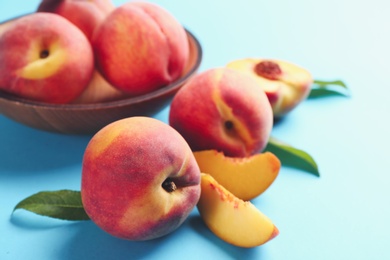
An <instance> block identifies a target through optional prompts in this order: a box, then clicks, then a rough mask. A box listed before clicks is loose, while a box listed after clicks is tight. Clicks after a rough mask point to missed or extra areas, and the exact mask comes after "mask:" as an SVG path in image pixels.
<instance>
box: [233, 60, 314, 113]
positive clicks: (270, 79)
mask: <svg viewBox="0 0 390 260" xmlns="http://www.w3.org/2000/svg"><path fill="white" fill-rule="evenodd" d="M227 67H228V68H231V69H236V70H239V71H243V72H246V73H249V74H251V75H253V76H254V77H255V79H256V81H257V83H258V85H259V86H260V87H261V88H262V89H263V90H264V91H265V93H266V94H267V97H268V99H269V101H270V103H271V106H272V110H273V113H274V116H275V117H276V118H278V117H282V116H284V115H286V114H287V113H289V112H290V111H292V110H293V109H294V108H295V107H297V106H298V105H299V104H300V103H301V102H302V101H303V100H305V99H306V97H307V96H308V95H309V93H310V89H311V84H312V83H313V78H312V76H311V74H310V72H309V71H308V70H306V69H304V68H302V67H300V66H298V65H296V64H293V63H291V62H288V61H283V60H276V59H251V58H248V59H241V60H235V61H232V62H230V63H229V64H227Z"/></svg>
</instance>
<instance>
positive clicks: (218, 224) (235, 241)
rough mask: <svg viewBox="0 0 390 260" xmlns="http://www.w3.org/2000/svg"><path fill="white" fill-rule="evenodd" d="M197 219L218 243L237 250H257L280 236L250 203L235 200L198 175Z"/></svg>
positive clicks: (205, 175)
mask: <svg viewBox="0 0 390 260" xmlns="http://www.w3.org/2000/svg"><path fill="white" fill-rule="evenodd" d="M201 178H202V181H201V186H202V193H201V196H200V199H199V202H198V205H197V207H198V210H199V213H200V216H201V217H202V219H203V221H204V222H205V224H206V226H207V227H208V228H209V229H210V230H211V231H212V232H213V233H214V234H215V235H216V236H218V237H219V238H220V239H222V240H224V241H225V242H227V243H230V244H232V245H235V246H239V247H255V246H260V245H262V244H264V243H266V242H268V241H270V240H271V239H273V238H275V237H276V236H277V235H278V234H279V230H278V229H277V227H276V226H275V225H274V224H273V223H272V221H271V220H270V219H269V218H268V217H267V216H265V215H264V214H263V213H262V212H261V211H260V210H258V209H257V208H256V207H255V206H254V205H253V204H252V203H250V202H249V201H243V200H240V199H238V198H237V197H235V196H234V195H233V194H232V193H231V192H230V191H228V190H227V189H225V187H223V186H222V185H221V184H219V183H218V182H217V181H216V180H215V179H214V178H213V177H212V176H211V175H208V174H204V173H202V174H201Z"/></svg>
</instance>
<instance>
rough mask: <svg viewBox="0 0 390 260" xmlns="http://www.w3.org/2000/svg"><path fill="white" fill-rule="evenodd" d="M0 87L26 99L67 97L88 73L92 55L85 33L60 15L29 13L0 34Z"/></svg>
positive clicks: (77, 90)
mask: <svg viewBox="0 0 390 260" xmlns="http://www.w3.org/2000/svg"><path fill="white" fill-rule="evenodd" d="M0 60H1V63H0V89H2V90H3V91H5V92H8V93H10V94H13V95H16V96H19V97H23V98H26V99H30V100H35V101H41V102H47V103H68V102H71V101H72V100H74V99H75V98H76V97H78V96H79V95H80V94H81V93H82V92H83V91H84V89H85V87H86V86H87V84H88V82H89V81H90V79H91V76H92V72H93V69H94V59H93V52H92V48H91V45H90V44H89V42H88V40H87V38H86V37H85V36H84V34H83V33H82V32H81V31H80V30H79V29H78V28H77V27H76V26H75V25H73V24H72V23H70V22H69V21H68V20H66V19H65V18H63V17H61V16H59V15H56V14H50V13H33V14H30V15H26V16H23V17H21V18H18V19H16V20H14V21H12V22H11V24H9V25H8V26H7V27H6V29H5V30H4V31H3V33H2V34H1V35H0Z"/></svg>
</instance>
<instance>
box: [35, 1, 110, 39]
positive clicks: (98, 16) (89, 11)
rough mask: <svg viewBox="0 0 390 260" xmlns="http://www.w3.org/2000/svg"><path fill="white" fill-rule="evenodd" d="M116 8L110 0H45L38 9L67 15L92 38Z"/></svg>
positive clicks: (67, 17)
mask: <svg viewBox="0 0 390 260" xmlns="http://www.w3.org/2000/svg"><path fill="white" fill-rule="evenodd" d="M114 8H115V7H114V5H113V4H112V3H111V1H110V0H43V1H42V2H41V3H40V5H39V6H38V9H37V11H38V12H50V13H56V14H58V15H61V16H63V17H65V18H66V19H68V20H69V21H70V22H72V23H73V24H74V25H76V26H77V27H78V28H79V29H80V30H81V31H82V32H83V33H84V34H85V36H86V37H87V38H88V39H89V40H91V38H92V35H93V32H94V30H95V28H96V27H97V26H98V25H99V24H100V23H101V22H102V21H103V20H104V18H105V17H106V16H107V15H108V14H109V13H110V12H111V11H112V10H114Z"/></svg>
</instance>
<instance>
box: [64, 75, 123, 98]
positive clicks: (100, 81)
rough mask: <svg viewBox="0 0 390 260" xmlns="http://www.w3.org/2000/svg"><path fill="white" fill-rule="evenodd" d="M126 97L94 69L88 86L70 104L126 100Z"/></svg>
mask: <svg viewBox="0 0 390 260" xmlns="http://www.w3.org/2000/svg"><path fill="white" fill-rule="evenodd" d="M127 96H128V95H127V94H126V93H124V92H123V91H121V90H119V89H117V88H115V87H113V86H112V85H111V84H110V83H108V82H107V80H106V79H105V78H104V77H103V76H102V75H101V74H100V72H99V71H97V70H96V69H95V70H94V72H93V75H92V79H91V80H90V82H89V83H88V86H87V87H86V89H85V90H84V91H83V93H81V94H80V96H78V97H77V98H76V99H75V100H73V102H72V103H74V104H92V103H101V102H109V101H114V100H119V99H123V98H126V97H127Z"/></svg>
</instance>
